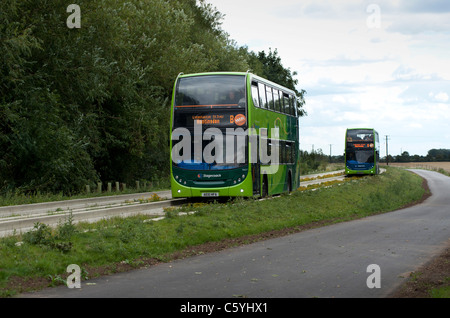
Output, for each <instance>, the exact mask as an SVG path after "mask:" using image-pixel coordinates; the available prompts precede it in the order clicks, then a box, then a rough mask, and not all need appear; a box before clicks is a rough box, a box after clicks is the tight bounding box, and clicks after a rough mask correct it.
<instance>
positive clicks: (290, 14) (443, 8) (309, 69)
mask: <svg viewBox="0 0 450 318" xmlns="http://www.w3.org/2000/svg"><path fill="white" fill-rule="evenodd" d="M207 2H209V3H211V4H212V5H213V6H215V7H216V8H217V10H218V11H219V12H221V13H222V14H224V15H225V17H224V19H223V20H222V29H223V30H224V31H226V32H227V33H228V34H229V35H230V39H233V40H235V41H236V42H237V45H238V46H244V45H245V46H248V48H249V50H250V51H254V52H259V51H262V50H264V51H266V52H268V51H269V48H271V49H272V50H274V49H277V50H278V54H279V56H280V57H281V61H282V63H283V66H284V67H286V68H290V69H291V71H296V72H297V73H298V75H297V76H296V78H297V79H298V81H299V85H298V89H305V90H306V92H307V94H306V96H305V99H306V105H305V110H306V111H307V113H308V116H307V117H303V118H301V128H300V143H301V145H300V147H301V149H303V150H308V151H311V149H313V148H314V149H315V150H317V149H319V148H320V149H322V151H323V152H324V153H325V154H329V153H330V145H331V150H332V154H333V155H339V154H342V153H343V152H344V134H345V129H346V128H349V127H373V128H375V129H376V130H378V132H379V134H380V137H381V139H382V142H381V155H382V156H385V155H386V147H385V139H386V137H385V136H386V135H388V136H389V141H388V146H389V154H390V155H394V156H395V155H399V154H400V152H401V151H408V152H409V154H410V155H414V154H418V155H426V154H427V152H428V150H430V149H432V148H446V149H450V129H449V128H450V85H449V84H450V1H449V0H440V1H438V0H427V1H424V0H394V1H393V0H389V1H387V0H386V1H384V0H383V1H373V0H372V1H363V0H339V1H338V0H329V1H326V0H276V1H273V0H207Z"/></svg>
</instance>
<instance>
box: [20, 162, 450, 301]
mask: <svg viewBox="0 0 450 318" xmlns="http://www.w3.org/2000/svg"><path fill="white" fill-rule="evenodd" d="M412 171H414V172H415V173H417V174H419V175H421V176H423V177H424V178H426V179H427V181H428V184H429V187H430V190H431V192H432V196H431V197H429V198H428V199H427V200H426V201H425V202H423V203H422V204H419V205H416V206H413V207H409V208H405V209H402V210H398V211H394V212H390V213H385V214H380V215H376V216H371V217H367V218H364V219H360V220H355V221H350V222H344V223H339V224H335V225H330V226H325V227H322V228H317V229H312V230H308V231H304V232H300V233H297V234H293V235H289V236H285V237H280V238H275V239H270V240H266V241H262V242H257V243H254V244H249V245H245V246H241V247H236V248H231V249H227V250H224V251H220V252H216V253H210V254H205V255H200V256H195V257H190V258H187V259H184V260H178V261H174V262H171V263H165V264H160V265H157V266H153V267H150V268H147V269H139V270H134V271H130V272H126V273H120V274H115V275H111V276H106V277H101V278H98V279H92V280H89V281H82V282H81V288H79V289H76V288H74V289H69V288H67V287H66V286H61V287H57V288H50V289H46V290H43V291H40V292H36V293H30V294H24V295H20V297H88V298H93V297H106V298H112V297H122V298H123V297H133V298H135V297H139V298H142V297H150V298H167V297H170V298H199V297H200V298H228V297H249V298H260V297H261V298H279V297H283V298H311V297H324V298H328V297H350V298H372V297H375V298H381V297H386V296H388V295H389V294H390V293H391V292H392V291H393V290H394V289H395V288H396V287H398V286H399V285H400V284H401V283H403V282H404V281H405V279H406V278H407V276H408V273H409V272H411V271H415V270H416V269H417V268H418V267H419V266H421V265H423V264H424V263H426V262H427V261H429V260H430V259H431V258H432V257H433V256H435V255H437V254H438V253H439V252H441V251H442V250H443V248H444V247H445V246H446V244H448V243H449V238H450V178H449V177H447V176H444V175H442V174H439V173H437V172H432V171H425V170H412ZM373 265H376V267H371V266H373ZM373 268H375V270H374V269H373ZM368 281H369V284H368ZM378 283H379V285H377V284H378ZM369 285H370V287H372V288H369ZM378 287H379V288H378Z"/></svg>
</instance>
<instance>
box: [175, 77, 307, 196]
mask: <svg viewBox="0 0 450 318" xmlns="http://www.w3.org/2000/svg"><path fill="white" fill-rule="evenodd" d="M170 129H171V138H170V148H171V154H170V159H171V167H170V171H171V189H172V197H174V198H177V197H178V198H180V197H208V198H218V197H235V196H245V197H252V196H267V195H274V194H279V193H282V192H287V191H292V190H293V189H296V188H297V187H298V186H299V182H300V171H299V118H298V116H297V106H296V97H295V92H294V91H292V90H290V89H287V88H286V87H282V86H280V85H278V84H276V83H273V82H270V81H268V80H266V79H264V78H261V77H259V76H256V75H254V74H252V73H249V72H247V73H241V72H214V73H197V74H182V73H181V74H180V75H178V78H177V79H176V81H175V84H174V90H173V96H172V104H171V121H170Z"/></svg>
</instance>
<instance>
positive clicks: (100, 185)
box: [97, 182, 102, 193]
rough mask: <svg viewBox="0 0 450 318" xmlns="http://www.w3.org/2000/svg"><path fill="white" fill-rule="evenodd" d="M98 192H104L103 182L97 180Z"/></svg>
mask: <svg viewBox="0 0 450 318" xmlns="http://www.w3.org/2000/svg"><path fill="white" fill-rule="evenodd" d="M97 192H98V193H102V183H101V182H97Z"/></svg>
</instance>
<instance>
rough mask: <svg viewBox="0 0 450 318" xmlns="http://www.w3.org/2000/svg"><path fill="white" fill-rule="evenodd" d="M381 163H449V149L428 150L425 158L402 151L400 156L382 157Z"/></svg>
mask: <svg viewBox="0 0 450 318" xmlns="http://www.w3.org/2000/svg"><path fill="white" fill-rule="evenodd" d="M381 161H382V162H386V161H388V162H438V161H450V149H430V150H428V153H427V155H426V156H419V155H410V154H409V152H408V151H403V152H402V154H401V155H398V156H391V155H388V156H387V158H386V157H383V158H382V160H381Z"/></svg>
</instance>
